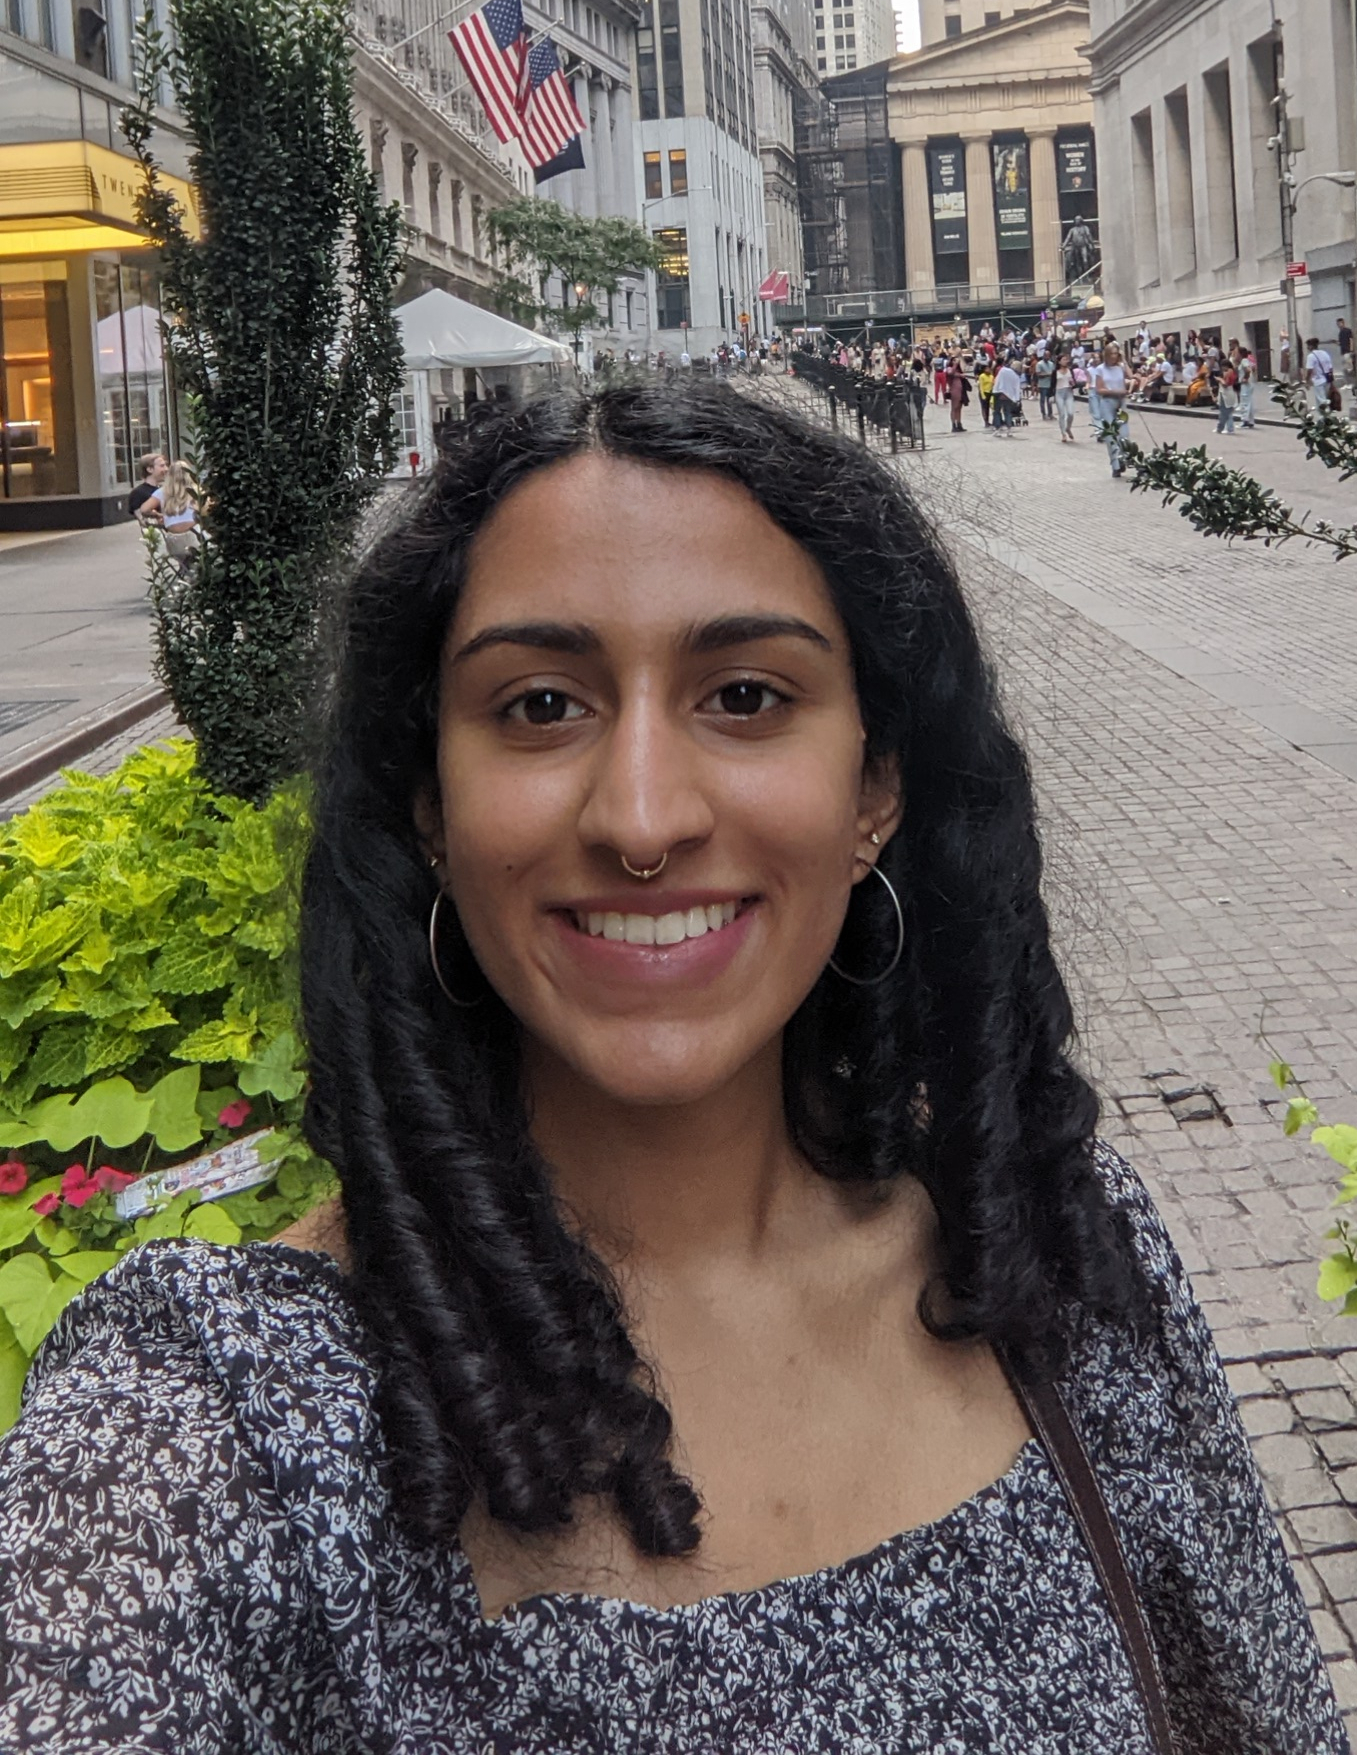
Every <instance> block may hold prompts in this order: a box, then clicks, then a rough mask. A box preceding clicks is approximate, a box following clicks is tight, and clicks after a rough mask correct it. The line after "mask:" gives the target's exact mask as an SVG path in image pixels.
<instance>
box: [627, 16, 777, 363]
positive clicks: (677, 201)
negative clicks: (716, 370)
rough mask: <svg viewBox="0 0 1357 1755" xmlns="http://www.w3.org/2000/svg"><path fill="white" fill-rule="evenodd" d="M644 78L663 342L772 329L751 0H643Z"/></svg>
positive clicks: (640, 69)
mask: <svg viewBox="0 0 1357 1755" xmlns="http://www.w3.org/2000/svg"><path fill="white" fill-rule="evenodd" d="M636 87H637V108H638V113H639V117H640V122H639V128H638V142H637V145H638V149H639V151H638V157H639V160H640V163H639V166H638V169H639V173H640V181H641V210H642V212H643V214H644V216H645V219H644V223H645V226H646V229H647V230H648V231H649V232H650V233H651V235H652V237H653V238H654V239H655V242H656V243H657V244H658V245H659V248H660V250H661V251H662V253H663V256H664V261H663V263H662V265H661V267H660V269H659V271H658V272H657V273H656V274H654V275H653V276H651V277H650V278H651V281H652V288H653V292H652V296H653V300H654V304H653V310H654V327H653V334H652V343H653V346H654V347H655V348H656V349H657V350H660V351H663V352H665V353H667V354H673V355H677V354H680V353H682V352H683V351H684V349H685V348H686V349H687V351H688V352H690V353H693V354H705V353H709V352H710V351H711V350H712V349H713V348H715V347H716V346H718V345H719V343H721V342H722V341H732V342H733V341H737V340H740V339H742V338H743V337H744V335H745V334H746V333H749V334H753V333H755V332H758V333H766V332H767V330H768V327H769V325H768V313H767V311H766V309H765V308H764V307H763V306H761V305H760V302H759V299H758V289H759V285H760V282H761V281H762V280H763V278H764V276H765V275H766V274H767V272H768V268H769V263H768V243H767V236H766V227H765V218H764V213H765V209H764V194H763V189H764V184H763V166H762V164H761V163H760V160H759V135H758V126H757V123H756V120H755V111H754V92H755V85H754V49H753V28H752V21H751V18H750V6H749V0H642V16H641V23H640V27H639V28H638V30H637V33H636Z"/></svg>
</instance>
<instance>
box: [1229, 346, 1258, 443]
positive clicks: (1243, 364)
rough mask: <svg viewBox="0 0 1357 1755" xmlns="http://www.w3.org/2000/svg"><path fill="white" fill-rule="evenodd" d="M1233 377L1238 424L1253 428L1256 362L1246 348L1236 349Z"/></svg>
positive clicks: (1256, 379)
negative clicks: (1236, 385)
mask: <svg viewBox="0 0 1357 1755" xmlns="http://www.w3.org/2000/svg"><path fill="white" fill-rule="evenodd" d="M1236 347H1238V343H1236ZM1235 377H1236V378H1237V380H1238V383H1239V424H1240V426H1241V427H1244V428H1248V429H1251V428H1252V427H1253V426H1254V415H1253V398H1254V392H1255V390H1256V388H1257V384H1258V362H1257V360H1256V359H1255V358H1254V357H1253V353H1252V351H1251V350H1250V349H1249V348H1247V347H1239V348H1238V353H1237V355H1236V357H1235Z"/></svg>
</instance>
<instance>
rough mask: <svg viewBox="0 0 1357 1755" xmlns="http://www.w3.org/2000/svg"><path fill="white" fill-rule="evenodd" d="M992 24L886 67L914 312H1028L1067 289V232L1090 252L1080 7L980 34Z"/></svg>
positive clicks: (1062, 4)
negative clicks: (1078, 228) (1083, 234)
mask: <svg viewBox="0 0 1357 1755" xmlns="http://www.w3.org/2000/svg"><path fill="white" fill-rule="evenodd" d="M1003 10H1004V9H1003V8H1002V7H998V6H991V7H989V8H985V9H984V12H982V14H981V18H980V22H979V23H978V24H975V23H973V24H972V28H969V29H966V30H963V31H961V32H959V33H953V34H948V35H945V36H943V37H942V38H941V39H935V40H934V41H931V42H925V44H924V46H923V47H922V48H921V49H919V50H918V51H917V52H915V53H914V54H911V55H901V56H899V57H897V58H896V59H895V60H894V61H893V62H892V63H891V66H890V70H889V73H888V76H887V82H886V91H887V101H888V107H889V118H890V131H891V136H892V138H893V139H894V141H895V142H896V144H897V146H898V148H899V151H900V155H901V180H902V187H903V206H904V234H905V235H904V253H905V284H906V288H907V290H908V292H909V294H910V299H909V301H908V306H909V308H912V309H916V310H919V311H926V310H937V311H944V310H945V311H956V312H958V313H960V314H962V315H963V316H964V315H965V314H966V313H967V312H979V311H982V310H983V311H985V312H986V313H989V312H992V311H995V310H998V309H1000V308H1005V309H1007V308H1012V309H1014V310H1017V309H1019V308H1024V309H1025V308H1030V307H1032V306H1034V305H1035V306H1036V307H1037V308H1038V309H1039V308H1041V307H1042V306H1044V305H1049V304H1052V303H1054V302H1056V301H1057V300H1058V299H1059V298H1060V297H1061V296H1062V295H1067V294H1068V292H1069V290H1070V287H1071V285H1072V284H1073V283H1074V282H1075V281H1076V280H1077V279H1078V274H1077V273H1076V272H1075V269H1076V264H1074V263H1073V262H1071V260H1070V258H1069V253H1068V251H1067V250H1066V247H1065V246H1066V240H1067V239H1068V237H1069V234H1070V232H1071V230H1072V229H1073V228H1074V227H1075V222H1076V221H1083V222H1084V225H1085V229H1086V230H1087V231H1088V233H1089V236H1090V237H1091V238H1092V239H1093V240H1095V243H1096V236H1097V188H1098V171H1097V158H1096V154H1095V150H1094V138H1093V103H1092V98H1091V95H1090V91H1089V74H1088V63H1087V61H1086V60H1085V59H1084V58H1083V56H1082V55H1081V52H1080V51H1081V49H1082V48H1083V47H1084V45H1085V44H1086V43H1087V40H1088V25H1089V12H1088V0H1046V4H1044V5H1037V6H1033V7H1030V8H1027V9H1025V10H1023V9H1015V8H1012V7H1010V8H1009V9H1008V12H1007V15H1006V16H999V17H997V18H995V19H992V20H991V21H990V22H988V23H987V22H985V18H984V13H986V12H996V13H1002V12H1003ZM962 18H963V22H967V21H968V15H967V14H966V13H963V14H962ZM1080 266H1082V267H1083V268H1084V269H1085V270H1087V268H1088V266H1089V264H1088V263H1087V261H1085V262H1083V263H1082V264H1081V265H1080Z"/></svg>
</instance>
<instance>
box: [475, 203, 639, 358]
mask: <svg viewBox="0 0 1357 1755" xmlns="http://www.w3.org/2000/svg"><path fill="white" fill-rule="evenodd" d="M488 223H489V227H490V237H491V240H492V242H493V244H494V246H495V248H496V249H497V251H498V252H499V266H498V268H497V269H496V278H495V293H496V298H497V301H498V303H499V305H500V308H501V310H504V311H507V312H508V313H509V315H510V316H513V317H517V318H518V319H519V320H520V321H524V322H539V321H540V322H545V323H547V324H548V325H550V327H551V328H553V329H555V330H557V331H562V330H563V331H564V332H565V333H566V334H568V335H571V336H574V337H575V338H576V339H578V337H579V336H580V334H581V333H582V332H583V331H584V330H585V329H587V328H589V327H590V325H591V324H594V323H597V322H598V321H599V315H600V313H599V309H598V306H597V304H596V303H595V302H594V296H593V295H594V294H596V293H603V294H609V293H616V291H617V289H618V287H619V285H620V284H621V281H622V277H623V275H625V274H640V273H642V272H644V270H645V269H647V268H658V267H659V265H660V260H661V253H660V251H659V250H658V249H657V248H656V246H655V244H654V243H653V242H652V241H651V239H650V238H649V237H648V236H647V235H646V233H645V232H644V231H643V230H642V228H641V227H640V226H639V225H637V224H636V223H635V222H634V221H633V220H629V219H617V218H603V219H586V218H585V217H584V216H583V215H582V214H578V213H571V212H570V210H569V209H568V208H565V207H560V206H558V205H557V204H556V202H554V201H543V200H541V199H540V198H538V197H536V196H532V195H520V196H517V197H516V198H515V199H514V200H512V201H509V202H506V203H505V205H504V206H503V207H497V208H495V209H494V210H493V211H492V212H491V213H490V215H489V217H488ZM553 274H555V275H558V276H559V277H560V281H561V285H562V287H563V289H564V292H563V295H562V296H563V302H562V303H561V304H559V305H554V304H552V303H551V301H550V299H549V298H548V296H547V294H548V288H549V284H550V281H551V277H552V275H553ZM579 287H584V289H585V291H584V293H583V295H581V294H580V293H579V292H578V291H577V289H578V288H579Z"/></svg>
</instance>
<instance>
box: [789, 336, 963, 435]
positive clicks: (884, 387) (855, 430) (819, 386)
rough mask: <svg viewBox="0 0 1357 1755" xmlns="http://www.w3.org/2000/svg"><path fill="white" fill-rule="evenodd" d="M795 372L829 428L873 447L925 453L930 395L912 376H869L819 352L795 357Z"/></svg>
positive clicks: (793, 369) (797, 354) (793, 361)
mask: <svg viewBox="0 0 1357 1755" xmlns="http://www.w3.org/2000/svg"><path fill="white" fill-rule="evenodd" d="M789 363H790V366H791V370H792V372H793V373H794V375H795V376H796V377H797V378H798V379H799V380H800V382H801V383H802V384H804V385H805V386H806V387H807V389H809V390H811V391H813V392H814V393H815V394H816V395H817V396H819V397H820V398H821V399H822V400H823V401H824V403H825V405H826V408H827V410H828V414H829V424H830V426H831V427H832V428H833V429H834V431H835V432H844V433H848V434H850V435H851V436H852V437H854V438H856V439H858V440H859V442H860V443H862V444H864V445H871V446H872V447H873V448H877V449H881V450H889V451H891V452H897V451H900V450H908V451H921V450H923V449H924V407H925V405H926V403H927V400H928V392H927V390H926V389H925V387H924V386H923V385H922V384H916V383H914V382H913V381H912V380H911V379H909V378H887V379H880V378H868V377H865V376H863V375H862V374H860V373H857V372H853V371H850V370H849V368H848V367H847V366H841V365H840V364H839V363H838V361H837V360H830V359H826V358H825V357H824V356H823V355H822V354H818V353H795V354H793V355H792V357H791V360H790V362H789Z"/></svg>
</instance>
